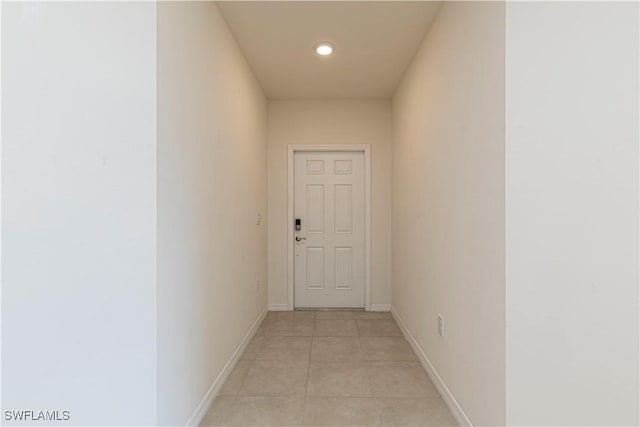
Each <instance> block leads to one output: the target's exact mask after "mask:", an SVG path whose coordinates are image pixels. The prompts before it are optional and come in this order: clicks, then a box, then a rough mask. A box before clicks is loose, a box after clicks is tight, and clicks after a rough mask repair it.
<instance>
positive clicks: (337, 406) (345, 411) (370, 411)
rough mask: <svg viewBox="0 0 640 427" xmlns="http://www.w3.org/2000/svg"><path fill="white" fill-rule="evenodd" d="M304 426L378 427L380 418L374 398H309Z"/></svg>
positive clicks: (306, 403)
mask: <svg viewBox="0 0 640 427" xmlns="http://www.w3.org/2000/svg"><path fill="white" fill-rule="evenodd" d="M302 425H303V426H334V427H335V426H349V427H356V426H377V425H380V418H379V416H378V412H377V410H376V406H375V402H374V400H373V399H372V398H366V397H310V396H307V399H306V402H305V405H304V417H303V419H302Z"/></svg>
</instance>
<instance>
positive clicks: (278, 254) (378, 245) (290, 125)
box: [268, 100, 391, 310]
mask: <svg viewBox="0 0 640 427" xmlns="http://www.w3.org/2000/svg"><path fill="white" fill-rule="evenodd" d="M268 135H269V136H268V141H269V153H268V157H269V306H270V307H272V308H275V309H283V310H286V306H287V301H288V289H287V236H288V235H287V231H288V228H287V227H289V226H290V225H289V224H288V218H287V197H288V193H287V161H288V160H287V158H288V146H289V145H309V144H311V145H329V144H370V145H371V169H372V170H371V230H372V231H371V266H372V268H371V303H372V308H374V309H378V310H385V309H386V310H388V307H389V304H390V302H391V105H390V102H389V101H387V100H326V101H325V100H309V101H304V100H301V101H271V102H270V103H269V125H268Z"/></svg>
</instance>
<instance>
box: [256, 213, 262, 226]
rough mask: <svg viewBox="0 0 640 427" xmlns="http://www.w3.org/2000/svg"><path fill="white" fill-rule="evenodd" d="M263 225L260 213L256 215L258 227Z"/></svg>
mask: <svg viewBox="0 0 640 427" xmlns="http://www.w3.org/2000/svg"><path fill="white" fill-rule="evenodd" d="M261 223H262V214H261V213H260V212H258V213H257V214H256V225H260V224H261Z"/></svg>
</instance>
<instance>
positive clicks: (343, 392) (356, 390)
mask: <svg viewBox="0 0 640 427" xmlns="http://www.w3.org/2000/svg"><path fill="white" fill-rule="evenodd" d="M307 396H323V397H372V396H373V394H372V392H371V385H370V384H369V378H368V376H367V368H366V366H365V365H364V363H361V362H312V363H311V366H309V380H308V381H307Z"/></svg>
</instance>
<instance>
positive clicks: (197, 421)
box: [186, 307, 267, 426]
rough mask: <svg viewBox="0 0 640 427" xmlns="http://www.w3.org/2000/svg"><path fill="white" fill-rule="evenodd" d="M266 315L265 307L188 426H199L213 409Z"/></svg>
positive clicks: (197, 408) (201, 402)
mask: <svg viewBox="0 0 640 427" xmlns="http://www.w3.org/2000/svg"><path fill="white" fill-rule="evenodd" d="M266 315H267V309H266V307H265V309H264V310H262V312H261V313H260V315H259V316H258V317H257V318H256V320H255V322H253V325H251V328H250V329H249V332H247V334H246V335H245V336H244V338H243V339H242V341H241V342H240V344H239V345H238V347H236V350H235V351H234V352H233V354H232V355H231V357H230V358H229V360H227V363H226V364H225V365H224V368H222V370H221V371H220V373H219V374H218V376H217V377H216V379H215V380H214V381H213V383H212V384H211V387H209V390H207V392H206V393H205V395H204V397H203V398H202V400H201V401H200V403H199V404H198V406H197V407H196V409H195V411H193V414H192V415H191V417H189V421H187V424H186V426H198V425H199V424H200V423H201V422H202V419H203V418H204V416H205V415H206V414H207V412H208V411H209V408H210V407H211V404H212V403H213V399H215V397H216V395H217V394H218V391H220V388H221V387H222V385H223V384H224V382H225V381H226V380H227V377H229V374H230V373H231V371H233V368H235V366H236V363H238V360H239V359H240V356H241V355H242V352H243V351H244V349H245V348H246V347H247V344H249V341H251V339H252V338H253V336H254V335H255V333H256V331H257V330H258V327H259V326H260V323H262V319H264V317H265V316H266Z"/></svg>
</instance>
